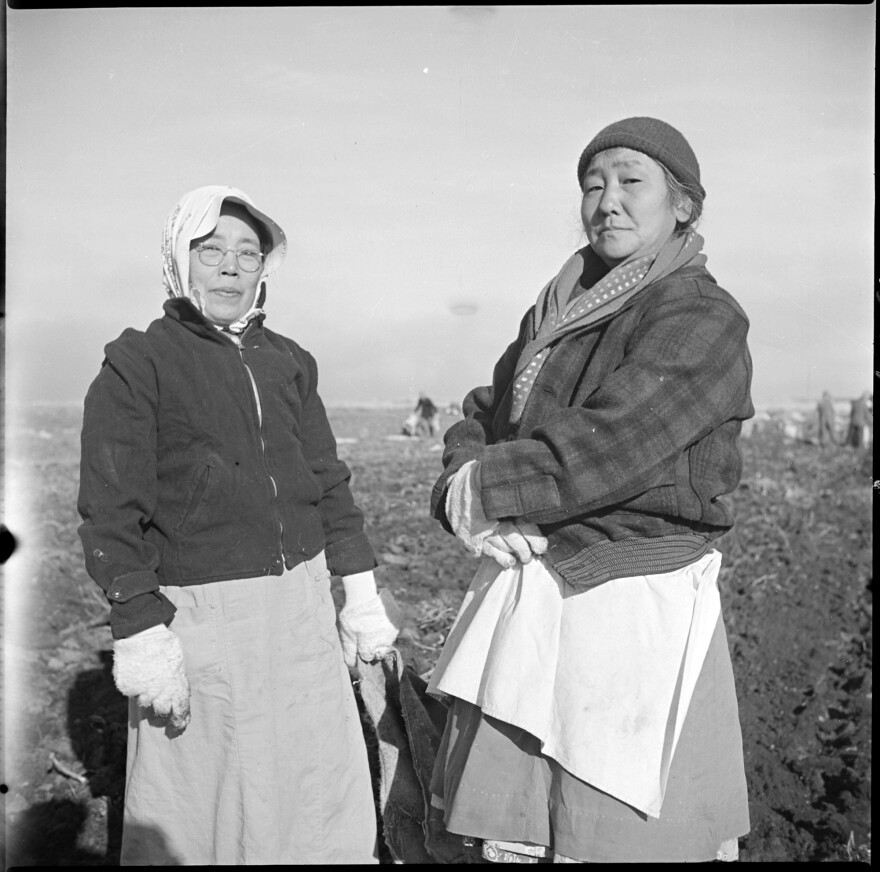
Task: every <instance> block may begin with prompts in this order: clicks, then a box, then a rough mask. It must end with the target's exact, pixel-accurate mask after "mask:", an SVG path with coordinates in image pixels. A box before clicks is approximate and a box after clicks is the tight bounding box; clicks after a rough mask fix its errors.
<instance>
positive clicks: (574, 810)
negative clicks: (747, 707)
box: [431, 618, 749, 862]
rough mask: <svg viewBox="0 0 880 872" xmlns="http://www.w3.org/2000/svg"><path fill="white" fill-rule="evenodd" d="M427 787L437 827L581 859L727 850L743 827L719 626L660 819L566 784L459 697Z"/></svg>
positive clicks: (734, 722)
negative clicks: (441, 812)
mask: <svg viewBox="0 0 880 872" xmlns="http://www.w3.org/2000/svg"><path fill="white" fill-rule="evenodd" d="M589 740H590V739H589V736H584V741H585V742H588V741H589ZM431 791H432V793H433V794H435V795H436V797H438V802H439V803H440V804H442V806H443V807H444V808H445V822H446V826H447V829H448V830H449V831H450V832H453V833H459V834H461V835H466V836H474V837H477V838H482V839H489V840H497V841H503V842H508V843H520V845H522V844H523V843H525V844H529V845H533V846H546V847H547V848H548V849H549V853H551V854H552V853H556V854H559V855H561V856H562V857H565V858H570V859H573V860H579V861H586V862H699V861H710V860H714V859H716V857H718V855H719V850H722V849H724V846H725V844H727V843H729V842H730V841H731V840H732V839H736V838H737V837H739V836H743V835H745V834H746V833H747V832H748V831H749V814H748V797H747V789H746V781H745V769H744V765H743V756H742V734H741V731H740V725H739V714H738V707H737V702H736V694H735V688H734V678H733V670H732V667H731V662H730V654H729V651H728V648H727V636H726V634H725V632H724V626H723V624H722V622H721V620H720V618H719V621H718V624H717V626H716V628H715V632H714V634H713V636H712V640H711V642H710V644H709V649H708V651H707V654H706V659H705V661H704V662H703V666H702V669H701V671H700V674H699V677H698V678H697V682H696V686H695V688H694V694H693V698H692V699H691V703H690V706H689V708H688V712H687V716H686V718H685V721H684V724H683V726H682V730H681V736H680V739H679V742H678V746H677V748H676V751H675V755H674V757H673V759H672V763H671V766H670V770H669V778H668V782H667V787H666V794H665V797H664V800H663V806H662V808H661V811H660V817H659V818H653V817H648V816H647V815H646V814H644V813H642V812H640V811H637V810H636V809H634V808H632V807H631V806H628V805H626V804H625V803H623V802H621V801H620V800H618V799H615V798H614V797H612V796H610V795H608V794H607V793H603V792H602V791H600V790H597V789H596V788H594V787H592V786H591V785H590V784H587V783H586V782H584V781H581V780H579V779H577V778H575V777H574V776H573V775H571V773H569V772H567V771H566V770H565V769H564V768H563V767H562V766H561V765H560V764H559V763H557V762H556V761H555V760H552V759H551V758H549V757H546V756H545V755H543V754H542V753H541V744H540V742H539V741H538V740H537V739H536V738H535V737H534V736H532V735H530V734H529V733H527V732H526V731H525V730H522V729H520V728H518V727H513V726H511V725H510V724H506V723H504V722H502V721H499V720H497V719H495V718H491V717H488V716H486V715H484V714H483V713H482V712H481V711H480V709H479V708H478V707H477V706H475V705H472V704H471V703H467V702H464V701H463V700H460V699H457V698H456V699H454V700H453V703H452V705H451V707H450V710H449V716H448V719H447V725H446V731H445V733H444V736H443V739H442V742H441V746H440V749H439V753H438V756H437V760H436V764H435V769H434V777H433V781H432V784H431ZM538 853H539V855H541V856H543V855H544V854H545V852H538Z"/></svg>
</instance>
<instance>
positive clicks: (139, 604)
mask: <svg viewBox="0 0 880 872" xmlns="http://www.w3.org/2000/svg"><path fill="white" fill-rule="evenodd" d="M176 611H177V610H176V609H175V608H174V606H173V605H172V604H171V600H169V599H168V597H166V596H164V595H163V594H161V593H159V592H158V591H154V592H153V593H145V594H141V595H140V596H136V597H132V598H131V599H130V600H127V601H126V602H118V603H117V602H114V603H113V605H111V607H110V632H111V634H112V636H113V638H114V639H127V638H128V637H129V636H133V635H134V634H135V633H140V632H141V631H142V630H149V629H150V627H155V626H156V625H157V624H169V623H170V622H171V620H172V619H173V618H174V613H175V612H176Z"/></svg>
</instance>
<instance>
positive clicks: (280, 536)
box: [236, 343, 284, 564]
mask: <svg viewBox="0 0 880 872" xmlns="http://www.w3.org/2000/svg"><path fill="white" fill-rule="evenodd" d="M236 345H237V346H238V354H239V358H240V359H241V365H242V366H243V367H244V369H245V372H246V373H247V375H248V379H250V383H251V389H252V390H253V392H254V402H255V403H256V405H257V430H258V432H259V434H260V449H261V451H262V453H263V465H264V466H266V442H265V441H264V439H263V404H262V403H261V402H260V392H259V390H258V389H257V380H256V379H255V378H254V374H253V372H252V370H251V368H250V367H249V366H248V365H247V361H246V360H245V359H244V349H243V348H242V346H241V345H239V344H238V343H236ZM266 475H267V476H268V477H269V481H270V482H271V483H272V493H273V496H274V497H275V499H276V500H277V499H278V485H277V483H276V482H275V478H274V477H273V475H272V473H271V472H269V468H268V467H267V466H266ZM276 520H277V521H278V553H279V554H280V555H281V557H280V559H279V560H278V563H282V564H283V563H284V523H283V522H282V520H281V519H280V518H277V517H276Z"/></svg>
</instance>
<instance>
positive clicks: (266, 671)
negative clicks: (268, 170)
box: [78, 186, 399, 865]
mask: <svg viewBox="0 0 880 872" xmlns="http://www.w3.org/2000/svg"><path fill="white" fill-rule="evenodd" d="M286 247H287V242H286V239H285V236H284V233H283V231H282V230H281V228H280V227H279V226H278V225H277V224H276V223H275V222H274V221H273V220H272V219H271V218H269V217H268V216H267V215H265V214H264V213H263V212H261V211H260V210H258V209H257V208H256V207H255V206H254V205H253V203H252V202H251V200H250V198H249V197H248V196H247V195H246V194H244V193H243V192H241V191H238V190H236V189H234V188H228V187H221V186H210V187H204V188H199V189H197V190H195V191H192V192H190V193H189V194H186V195H185V196H184V197H183V198H182V199H181V201H180V202H179V203H178V205H177V207H176V208H175V209H174V211H173V212H172V213H171V215H170V216H169V218H168V220H167V222H166V225H165V233H164V237H163V245H162V252H163V261H164V274H165V287H166V290H167V292H168V295H169V298H170V299H168V300H167V301H166V303H165V306H164V310H165V314H164V316H163V317H162V318H160V319H159V320H157V321H154V322H153V323H152V324H150V326H149V327H148V328H147V330H146V331H144V332H140V331H136V330H132V329H129V330H126V331H125V332H124V333H123V334H122V335H121V336H120V337H119V339H117V340H116V341H115V342H111V343H110V344H109V345H108V346H107V347H106V349H105V359H104V363H103V365H102V367H101V371H100V373H99V374H98V376H97V378H96V379H95V381H94V382H93V383H92V385H91V387H90V389H89V392H88V395H87V397H86V401H85V409H84V423H83V435H82V466H81V485H80V494H79V502H78V508H79V511H80V514H81V515H82V518H83V524H82V525H81V527H80V530H79V532H80V536H81V539H82V543H83V548H84V552H85V559H86V564H87V568H88V571H89V573H90V575H91V576H92V577H93V578H94V579H95V581H96V582H97V583H98V584H99V585H100V586H101V587H102V588H103V590H104V591H105V592H106V595H107V598H108V600H109V602H110V604H111V610H110V625H111V630H112V634H113V639H114V667H113V674H114V679H115V681H116V684H117V687H118V688H119V690H120V691H121V692H122V693H123V694H125V695H126V696H128V697H129V700H130V704H129V734H128V758H127V768H126V789H125V816H124V831H123V845H122V863H123V865H196V864H204V865H217V864H230V865H233V864H235V865H238V864H249V865H250V864H273V865H275V864H288V863H290V864H300V863H361V862H375V861H376V851H375V848H376V820H375V811H374V804H373V794H372V789H371V782H370V773H369V767H368V763H367V756H366V749H365V746H364V741H363V734H362V732H361V728H360V720H359V717H358V713H357V708H356V705H355V701H354V696H353V693H352V688H351V682H350V678H349V673H348V671H347V669H346V664H348V665H349V666H354V664H355V659H356V657H357V656H360V657H363V658H364V659H368V660H369V659H374V658H375V657H378V656H381V655H382V654H383V653H384V652H385V651H386V650H387V648H388V647H389V646H390V645H391V644H393V642H394V640H395V638H396V636H397V630H398V627H399V611H398V610H397V607H396V605H395V604H394V601H393V599H392V598H391V596H390V593H389V592H388V591H382V593H381V595H380V594H379V593H377V590H376V585H375V580H374V578H373V569H374V567H375V566H376V561H375V558H374V555H373V551H372V548H371V546H370V542H369V540H368V539H367V536H366V535H365V533H364V529H363V527H364V524H363V516H362V514H361V512H360V511H359V510H358V508H357V507H356V505H355V503H354V500H353V498H352V494H351V491H350V489H349V479H350V472H349V470H348V468H347V467H346V465H345V464H344V463H343V462H342V461H341V460H339V459H338V457H337V456H336V445H335V440H334V438H333V434H332V432H331V429H330V425H329V423H328V420H327V416H326V413H325V411H324V407H323V404H322V402H321V399H320V397H319V396H318V393H317V390H316V386H317V369H316V366H315V361H314V359H313V358H312V357H311V355H310V354H309V353H308V352H306V351H305V350H303V349H302V348H301V347H300V346H299V345H298V344H297V343H296V342H294V341H292V340H290V339H287V338H286V337H284V336H281V335H279V334H278V333H275V332H273V331H271V330H269V329H268V328H266V327H264V325H263V321H264V318H265V314H264V312H263V308H262V307H263V305H264V303H265V299H266V279H267V277H268V276H269V275H270V274H271V273H273V272H274V271H275V270H276V269H277V268H278V266H279V265H280V264H281V262H282V260H283V259H284V255H285V251H286ZM331 573H332V574H333V575H339V576H342V581H343V586H344V589H345V595H346V603H345V607H344V608H343V609H342V612H341V613H340V616H339V632H338V633H337V627H336V613H335V608H334V605H333V601H332V599H331V596H330V576H331ZM340 636H341V644H340Z"/></svg>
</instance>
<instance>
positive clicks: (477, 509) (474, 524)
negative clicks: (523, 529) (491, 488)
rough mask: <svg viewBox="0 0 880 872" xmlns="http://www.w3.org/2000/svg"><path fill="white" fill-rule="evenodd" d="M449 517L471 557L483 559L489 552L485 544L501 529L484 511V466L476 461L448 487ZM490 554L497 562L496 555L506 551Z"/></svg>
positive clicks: (447, 504) (458, 473)
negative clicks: (482, 476) (485, 549)
mask: <svg viewBox="0 0 880 872" xmlns="http://www.w3.org/2000/svg"><path fill="white" fill-rule="evenodd" d="M446 517H447V518H448V519H449V525H450V526H451V527H452V532H453V533H455V535H456V537H457V538H459V539H461V541H462V542H463V543H464V547H465V548H467V550H468V551H469V552H470V553H471V554H473V555H474V556H475V557H479V556H480V555H481V554H483V553H487V552H485V551H484V544H485V542H486V539H487V538H488V537H489V536H491V535H492V533H494V532H495V530H496V529H497V528H498V521H497V520H489V519H488V518H487V517H486V515H485V513H484V512H483V503H482V502H481V500H480V464H479V463H477V461H476V460H469V461H468V462H467V463H466V464H465V465H464V466H462V468H461V469H459V470H458V472H456V473H455V475H453V476H452V478H450V479H449V484H448V485H447V486H446ZM488 553H489V556H491V557H495V559H496V560H497V559H498V558H497V557H496V553H497V554H503V553H504V552H501V551H498V549H495V548H490V549H489V552H488ZM499 562H501V561H499ZM502 565H504V564H503V563H502ZM510 565H511V566H512V565H513V563H512V562H511V564H510Z"/></svg>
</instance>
